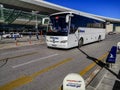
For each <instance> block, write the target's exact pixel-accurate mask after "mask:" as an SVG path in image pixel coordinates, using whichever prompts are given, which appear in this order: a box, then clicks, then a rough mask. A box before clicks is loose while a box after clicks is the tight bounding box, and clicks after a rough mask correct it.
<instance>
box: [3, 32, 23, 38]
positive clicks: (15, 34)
mask: <svg viewBox="0 0 120 90" xmlns="http://www.w3.org/2000/svg"><path fill="white" fill-rule="evenodd" d="M2 37H3V38H22V37H23V35H21V34H19V33H9V34H4V35H2Z"/></svg>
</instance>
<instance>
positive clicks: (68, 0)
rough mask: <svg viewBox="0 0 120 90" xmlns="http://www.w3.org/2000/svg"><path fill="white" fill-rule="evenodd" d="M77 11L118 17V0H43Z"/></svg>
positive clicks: (119, 0) (119, 10)
mask: <svg viewBox="0 0 120 90" xmlns="http://www.w3.org/2000/svg"><path fill="white" fill-rule="evenodd" d="M45 1H48V2H51V3H54V4H58V5H61V6H65V7H68V8H72V9H76V10H79V11H83V12H87V13H91V14H96V15H100V16H106V17H111V18H117V19H120V0H45Z"/></svg>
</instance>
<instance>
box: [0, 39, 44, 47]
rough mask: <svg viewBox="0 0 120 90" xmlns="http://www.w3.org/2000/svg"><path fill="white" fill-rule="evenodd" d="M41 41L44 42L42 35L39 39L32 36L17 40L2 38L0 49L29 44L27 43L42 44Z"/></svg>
mask: <svg viewBox="0 0 120 90" xmlns="http://www.w3.org/2000/svg"><path fill="white" fill-rule="evenodd" d="M43 43H45V38H44V37H42V38H40V39H39V40H37V39H36V37H32V39H31V40H29V38H28V37H24V38H18V39H17V40H14V39H3V40H0V49H7V48H14V47H21V46H29V45H35V44H43Z"/></svg>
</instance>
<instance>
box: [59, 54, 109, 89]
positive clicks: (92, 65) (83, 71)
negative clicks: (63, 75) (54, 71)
mask: <svg viewBox="0 0 120 90" xmlns="http://www.w3.org/2000/svg"><path fill="white" fill-rule="evenodd" d="M107 55H108V52H106V53H105V54H103V55H102V56H101V57H99V58H98V59H97V60H96V62H98V61H102V60H103V59H104V58H106V57H107ZM95 65H96V63H95V62H93V63H91V64H90V65H89V66H87V67H85V68H84V69H83V70H82V71H80V73H79V74H80V75H81V76H84V75H85V74H86V73H87V72H88V71H89V70H90V69H92V68H93V67H94V66H95ZM58 90H62V88H61V87H60V88H59V89H58Z"/></svg>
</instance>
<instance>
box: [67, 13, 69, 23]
mask: <svg viewBox="0 0 120 90" xmlns="http://www.w3.org/2000/svg"><path fill="white" fill-rule="evenodd" d="M68 22H69V15H67V16H66V23H68Z"/></svg>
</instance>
